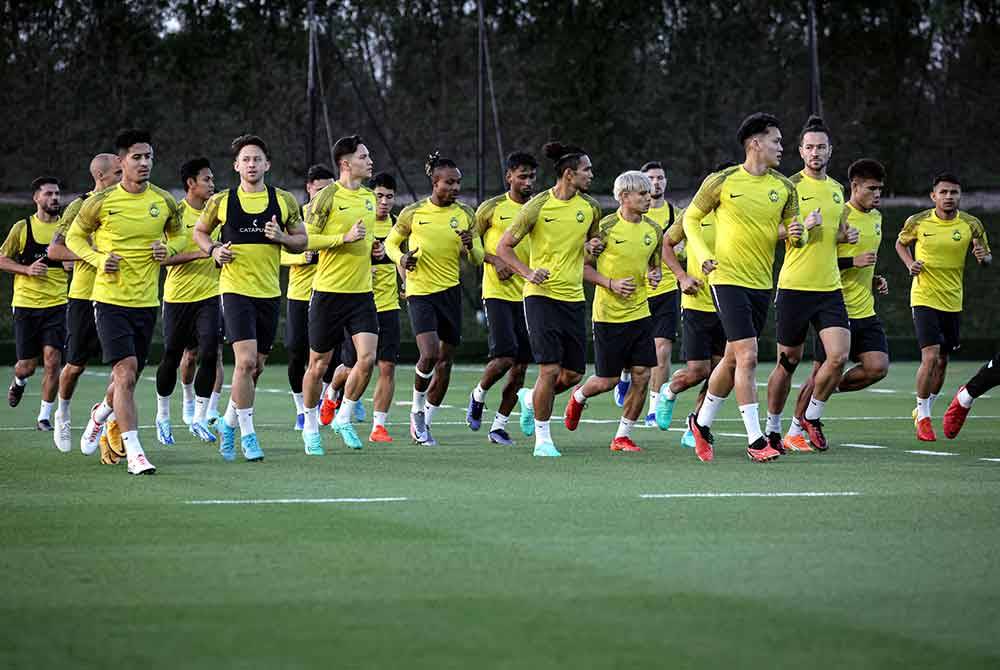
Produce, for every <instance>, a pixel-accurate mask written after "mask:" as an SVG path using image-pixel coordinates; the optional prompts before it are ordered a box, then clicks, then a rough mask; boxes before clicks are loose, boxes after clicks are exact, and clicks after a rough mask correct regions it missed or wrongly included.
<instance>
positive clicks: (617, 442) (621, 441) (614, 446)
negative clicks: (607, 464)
mask: <svg viewBox="0 0 1000 670" xmlns="http://www.w3.org/2000/svg"><path fill="white" fill-rule="evenodd" d="M611 451H631V452H636V451H642V447H640V446H639V445H638V444H636V443H635V442H633V441H632V438H631V437H616V438H615V439H613V440H611Z"/></svg>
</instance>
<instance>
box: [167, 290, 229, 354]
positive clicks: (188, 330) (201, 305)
mask: <svg viewBox="0 0 1000 670" xmlns="http://www.w3.org/2000/svg"><path fill="white" fill-rule="evenodd" d="M221 324H222V308H221V307H220V305H219V297H218V296H213V297H211V298H205V299H204V300H198V301H196V302H165V303H163V348H164V349H166V350H168V351H181V350H183V349H199V350H201V349H206V350H209V351H215V350H216V349H218V347H219V342H220V338H219V327H220V325H221Z"/></svg>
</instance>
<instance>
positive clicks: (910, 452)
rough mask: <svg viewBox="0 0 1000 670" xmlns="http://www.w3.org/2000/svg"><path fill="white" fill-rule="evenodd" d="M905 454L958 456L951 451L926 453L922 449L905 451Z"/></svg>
mask: <svg viewBox="0 0 1000 670" xmlns="http://www.w3.org/2000/svg"><path fill="white" fill-rule="evenodd" d="M906 453H908V454H916V455H918V456H958V454H956V453H955V452H953V451H926V450H924V449H907V450H906Z"/></svg>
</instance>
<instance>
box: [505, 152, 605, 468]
mask: <svg viewBox="0 0 1000 670" xmlns="http://www.w3.org/2000/svg"><path fill="white" fill-rule="evenodd" d="M542 151H543V153H544V154H545V156H546V157H547V158H548V159H549V160H551V161H552V163H553V165H554V167H555V173H556V175H557V176H556V183H555V185H554V186H553V187H552V188H550V189H547V190H545V191H543V192H542V193H539V194H538V195H536V196H535V197H533V198H532V199H531V200H529V201H528V203H527V204H526V205H524V207H522V208H521V210H520V211H519V212H518V213H517V215H516V216H515V217H514V225H513V226H511V227H510V228H509V229H508V230H507V231H506V232H505V233H504V234H503V237H501V238H500V241H499V242H498V243H497V255H498V256H500V259H501V260H502V261H504V262H505V263H507V265H509V266H510V267H511V268H513V269H514V271H515V272H517V274H519V275H520V276H521V277H523V278H524V279H525V280H526V281H525V284H524V315H525V321H526V322H527V325H528V338H529V341H530V343H531V353H532V356H533V357H534V359H535V362H536V363H538V366H539V370H538V379H537V380H536V381H535V386H534V388H533V389H531V390H530V391H529V390H528V389H521V390H520V391H519V392H518V398H519V399H520V401H521V430H522V431H523V432H524V433H525V434H526V435H532V434H534V436H535V451H534V455H535V456H539V457H556V456H560V453H559V451H558V450H557V449H556V447H555V444H554V443H553V442H552V435H551V432H550V430H549V419H550V418H551V417H552V404H553V401H554V400H555V396H556V395H557V394H559V393H562V392H563V391H567V390H569V389H571V388H573V387H575V386H576V385H577V384H578V383H579V382H580V379H581V378H582V377H583V373H584V372H585V371H586V369H587V364H586V352H587V324H586V321H585V319H586V308H587V303H586V302H585V301H584V295H583V265H584V251H585V250H586V251H587V252H588V253H590V255H591V256H597V255H599V254H600V253H601V251H602V250H603V249H604V243H603V242H602V241H601V240H600V239H599V238H598V233H599V224H600V222H601V207H600V205H598V204H597V201H596V200H594V199H593V198H591V197H590V196H589V195H587V194H586V192H587V189H588V188H590V183H591V181H593V179H594V169H593V164H592V163H591V160H590V156H588V155H587V152H586V151H584V150H583V149H581V148H579V147H575V146H570V145H566V144H562V143H560V142H549V143H548V144H546V145H545V146H544V147H543V149H542ZM524 239H528V242H529V244H530V245H531V255H530V257H529V258H528V262H527V263H525V262H522V261H521V259H520V258H519V257H518V256H517V252H516V247H517V246H518V244H519V243H520V242H521V241H522V240H524Z"/></svg>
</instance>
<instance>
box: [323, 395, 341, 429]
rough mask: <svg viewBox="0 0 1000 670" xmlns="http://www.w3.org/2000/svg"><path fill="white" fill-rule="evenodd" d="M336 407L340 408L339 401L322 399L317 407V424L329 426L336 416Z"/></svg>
mask: <svg viewBox="0 0 1000 670" xmlns="http://www.w3.org/2000/svg"><path fill="white" fill-rule="evenodd" d="M338 407H340V401H339V400H330V399H329V398H326V397H324V398H323V402H321V403H320V405H319V422H320V423H321V424H323V425H324V426H329V425H330V424H331V423H332V422H333V417H334V416H336V414H337V408H338Z"/></svg>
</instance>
